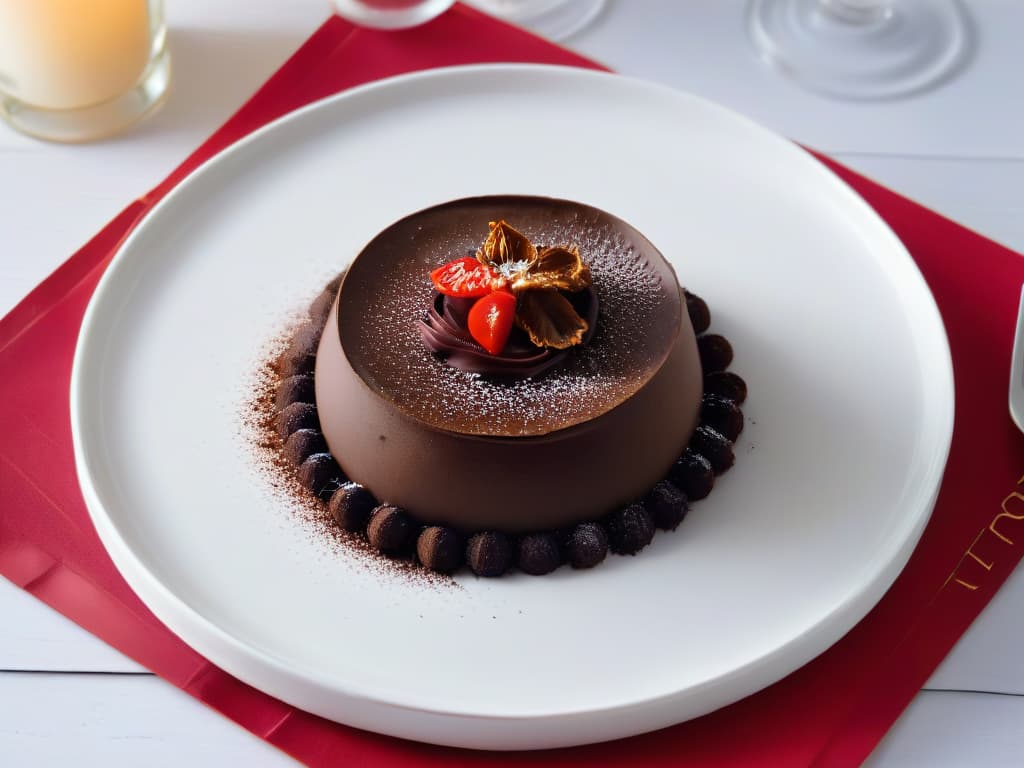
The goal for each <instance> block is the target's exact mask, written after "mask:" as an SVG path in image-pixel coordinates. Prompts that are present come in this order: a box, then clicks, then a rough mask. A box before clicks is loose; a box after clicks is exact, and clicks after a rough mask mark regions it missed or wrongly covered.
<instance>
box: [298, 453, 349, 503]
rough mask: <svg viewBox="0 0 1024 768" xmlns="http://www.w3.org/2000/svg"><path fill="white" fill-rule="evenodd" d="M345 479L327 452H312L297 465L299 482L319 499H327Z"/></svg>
mask: <svg viewBox="0 0 1024 768" xmlns="http://www.w3.org/2000/svg"><path fill="white" fill-rule="evenodd" d="M344 481H345V476H344V475H343V474H342V472H341V467H339V466H338V462H336V461H335V460H334V457H333V456H331V454H329V453H314V454H312V455H311V456H307V457H306V460H305V461H303V462H302V463H301V464H300V465H299V482H300V483H301V484H302V487H303V488H306V489H307V490H310V491H312V492H313V494H314V495H316V496H319V497H320V498H321V499H325V500H326V499H329V498H330V497H331V494H333V493H334V492H335V491H336V490H337V489H338V488H339V487H340V486H341V484H342V483H343V482H344Z"/></svg>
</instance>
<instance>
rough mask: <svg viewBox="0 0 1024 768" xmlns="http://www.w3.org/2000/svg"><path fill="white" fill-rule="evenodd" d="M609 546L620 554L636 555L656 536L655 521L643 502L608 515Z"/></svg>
mask: <svg viewBox="0 0 1024 768" xmlns="http://www.w3.org/2000/svg"><path fill="white" fill-rule="evenodd" d="M606 527H607V529H608V547H609V548H610V549H611V551H612V552H614V553H616V554H618V555H635V554H636V553H637V552H639V551H640V550H641V549H643V548H644V547H646V546H647V545H648V544H650V543H651V539H653V538H654V522H653V521H652V520H651V516H650V515H649V514H647V510H646V509H644V507H643V504H630V505H629V506H628V507H623V508H622V509H620V510H617V511H615V512H612V513H611V514H610V515H608V518H607V523H606Z"/></svg>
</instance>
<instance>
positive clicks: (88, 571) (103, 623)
mask: <svg viewBox="0 0 1024 768" xmlns="http://www.w3.org/2000/svg"><path fill="white" fill-rule="evenodd" d="M484 61H530V62H542V63H552V64H567V65H575V66H588V67H595V66H596V65H594V64H593V63H592V62H588V61H587V60H585V59H582V58H580V57H579V56H576V55H575V54H572V53H569V52H568V51H565V50H563V49H560V48H558V47H556V46H553V45H551V44H549V43H547V42H544V41H542V40H540V39H538V38H535V37H533V36H531V35H529V34H528V33H526V32H523V31H521V30H518V29H515V28H513V27H509V26H507V25H505V24H502V23H499V22H496V21H494V20H492V19H489V18H487V17H485V16H482V15H481V14H478V13H476V12H474V11H472V10H469V9H467V8H464V7H461V6H456V7H455V8H454V9H452V10H451V11H449V12H448V13H446V14H445V15H443V16H441V17H440V18H438V19H436V20H435V21H433V22H431V23H430V24H427V25H425V26H423V27H419V28H416V29H413V30H407V31H402V32H391V33H383V32H373V31H367V30H361V29H355V28H353V27H352V26H350V25H349V24H347V23H346V22H344V21H342V20H341V19H339V18H331V19H329V20H328V21H327V22H326V23H325V24H324V25H323V26H322V27H321V28H320V29H319V30H317V32H316V33H315V34H314V35H313V36H312V37H311V38H310V39H309V40H308V41H307V42H306V43H305V45H303V47H302V48H301V49H300V50H299V51H298V52H297V53H296V54H295V55H294V56H293V57H292V58H291V59H290V60H289V61H288V62H287V63H286V64H285V65H284V66H283V67H282V68H281V69H280V70H279V71H278V72H277V73H276V74H275V75H274V76H273V77H272V78H271V79H270V80H269V81H268V82H267V83H266V84H265V85H264V86H263V87H262V88H261V89H260V90H259V91H258V92H257V94H256V95H255V96H254V97H253V98H252V99H251V100H250V101H249V102H248V103H247V104H246V105H245V106H243V107H242V108H241V109H240V110H239V111H238V112H237V113H236V114H235V116H234V117H232V118H231V120H229V121H228V123H227V124H225V125H224V126H223V127H222V128H221V129H220V130H218V131H217V132H216V133H215V134H214V135H213V136H212V137H211V138H210V139H209V140H207V141H206V142H205V143H204V144H203V145H202V146H201V147H200V148H199V149H198V150H197V151H196V152H195V153H193V154H192V155H191V156H190V157H189V158H188V159H187V160H186V161H185V162H184V163H183V164H182V166H181V167H179V168H178V169H177V170H176V171H174V172H173V173H172V174H171V175H170V176H169V177H168V178H167V179H166V180H165V181H164V182H162V183H161V184H160V185H159V186H157V187H156V188H155V189H154V190H153V191H152V192H150V193H149V194H147V195H145V196H144V197H143V198H141V199H140V200H137V201H135V202H134V203H132V204H131V205H129V206H128V207H127V208H126V209H125V210H124V211H123V212H122V213H121V214H120V215H119V216H118V217H117V218H115V219H114V220H113V221H111V222H110V223H109V224H108V225H107V226H106V227H105V228H104V229H103V230H102V231H101V232H100V233H99V234H98V235H96V237H94V238H93V239H92V240H91V241H90V242H89V243H87V244H86V245H85V246H84V247H83V248H82V249H81V250H80V251H78V252H77V253H76V254H74V255H73V256H72V257H71V258H70V259H69V260H68V261H67V262H66V263H65V264H64V265H63V266H61V267H60V269H58V270H57V271H56V272H55V273H54V274H53V275H51V276H50V277H49V278H47V280H46V281H44V282H43V283H42V284H41V285H40V286H38V287H37V288H36V289H35V290H34V291H33V292H32V293H31V294H29V296H28V297H27V298H25V300H24V301H22V302H21V303H20V304H19V305H18V306H17V307H16V308H15V309H14V310H12V311H11V313H10V314H8V315H7V316H6V317H5V318H3V320H0V371H3V376H2V378H0V498H2V499H3V500H4V502H3V506H2V509H0V573H2V574H3V575H4V576H6V577H7V578H8V579H10V580H11V581H13V582H14V583H16V584H18V585H20V586H21V587H23V588H24V589H26V590H28V591H29V592H31V593H32V594H34V595H35V596H36V597H38V598H39V599H41V600H43V601H44V602H46V603H47V604H49V605H50V606H52V607H53V608H55V609H56V610H58V611H60V612H61V613H63V614H64V615H66V616H68V617H70V618H71V619H73V620H74V621H76V622H78V623H79V624H81V625H82V626H83V627H85V628H86V629H88V630H89V631H91V632H93V633H94V634H96V635H97V636H99V637H101V638H103V639H104V640H105V641H106V642H108V643H110V644H111V645H113V646H114V647H116V648H118V649H120V650H121V651H122V652H124V653H125V654H127V655H129V656H131V657H132V658H134V659H136V660H137V661H138V662H139V663H141V664H143V665H145V666H146V667H148V668H149V669H151V670H153V671H154V672H156V673H157V674H159V675H160V676H162V677H164V678H165V679H167V680H168V681H170V682H171V683H173V684H174V685H177V686H179V687H180V688H183V689H184V690H186V691H187V692H188V693H190V694H192V695H193V696H195V697H196V698H198V699H200V700H201V701H203V702H205V703H206V704H208V705H209V706H211V707H213V708H214V709H217V710H219V711H220V712H222V713H223V714H225V715H227V716H228V717H230V718H232V719H233V720H235V721H236V722H238V723H239V724H240V725H242V726H243V727H245V728H247V729H249V730H250V731H252V732H253V733H255V734H256V735H257V736H259V737H261V738H263V739H266V740H267V741H269V742H270V743H272V744H274V745H275V746H277V747H279V748H281V749H283V750H285V751H286V752H288V753H289V754H291V755H293V756H294V757H296V758H298V759H299V760H301V761H303V762H305V763H307V764H308V765H311V766H328V765H330V766H333V765H339V764H346V765H350V764H360V763H361V762H362V761H365V762H367V763H371V764H373V765H385V766H407V765H437V766H442V765H443V766H451V765H463V766H471V765H484V764H490V763H492V762H502V763H508V764H520V763H523V764H526V763H527V762H529V763H530V764H547V765H552V766H555V765H586V766H594V765H632V764H635V763H637V762H640V761H642V762H643V764H644V765H648V766H658V765H674V766H677V765H686V766H710V765H715V766H745V767H746V766H787V768H788V767H790V766H799V765H814V766H833V765H856V764H859V763H860V762H861V761H862V760H863V759H864V758H865V757H866V756H867V754H868V753H869V752H870V751H871V750H872V749H873V747H874V746H875V744H877V742H878V740H879V739H880V738H881V737H882V736H883V735H884V733H885V731H886V730H887V729H888V728H889V726H890V725H891V724H892V722H893V721H894V720H895V719H896V717H897V716H898V715H899V713H900V712H901V711H902V709H903V707H904V706H906V704H907V703H908V702H909V701H910V699H911V698H912V697H913V696H914V694H915V693H916V692H917V690H918V689H919V688H920V686H921V685H922V684H923V683H924V681H925V680H926V679H927V677H928V676H929V675H930V673H931V672H932V670H933V669H934V668H935V666H936V665H937V664H938V662H939V661H940V660H941V659H942V658H943V657H944V656H945V655H946V653H947V652H948V651H949V649H950V648H951V647H952V645H953V644H954V643H955V642H956V640H957V639H958V638H959V637H960V635H961V634H962V633H963V632H964V630H966V628H967V626H968V625H969V624H970V623H971V621H972V620H973V619H974V617H975V616H976V615H977V614H978V612H979V611H980V610H981V609H982V607H984V605H985V604H986V603H987V602H988V601H989V599H990V598H991V597H992V595H993V594H994V593H995V591H996V590H997V589H998V588H999V586H1000V585H1001V584H1002V583H1003V581H1004V580H1005V579H1006V577H1007V575H1009V573H1010V571H1011V570H1013V568H1014V566H1015V565H1016V564H1017V562H1018V560H1019V559H1020V557H1021V544H1022V543H1024V524H1022V521H1024V478H1021V475H1022V474H1024V439H1022V437H1021V435H1020V434H1019V433H1018V432H1017V431H1016V430H1015V428H1014V426H1013V424H1012V422H1011V421H1010V419H1009V416H1008V414H1007V407H1006V398H1005V391H1006V382H1007V380H1008V377H1009V361H1010V349H1011V346H1012V327H1013V319H1014V315H1015V312H1016V301H1017V296H1018V292H1019V287H1020V285H1021V283H1022V282H1024V259H1022V258H1021V257H1020V256H1019V255H1017V254H1015V253H1013V252H1011V251H1009V250H1007V249H1005V248H1003V247H1001V246H999V245H997V244H995V243H993V242H991V241H988V240H985V239H984V238H982V237H980V236H978V235H977V234H974V233H972V232H970V231H968V230H966V229H964V228H963V227H960V226H958V225H957V224H954V223H953V222H951V221H948V220H946V219H944V218H942V217H941V216H938V215H937V214H935V213H933V212H931V211H928V210H926V209H925V208H922V207H921V206H919V205H917V204H916V203H913V202H911V201H909V200H907V199H905V198H902V197H900V196H899V195H897V194H895V193H893V192H891V191H889V190H887V189H885V188H884V187H881V186H879V185H877V184H875V183H873V182H871V181H869V180H867V179H865V178H863V177H862V176H858V175H857V174H855V173H853V172H852V171H850V170H848V169H846V168H843V167H842V166H840V165H838V164H837V163H834V162H832V161H829V160H827V159H824V158H823V162H825V163H826V164H827V165H828V166H830V167H831V168H832V169H833V170H834V171H835V172H836V173H838V174H839V175H840V176H841V177H842V178H843V179H845V180H846V181H847V182H848V183H849V184H850V185H851V186H853V187H854V188H855V189H856V190H857V191H858V192H859V193H860V194H861V195H862V196H863V197H864V198H865V199H866V200H867V201H868V202H869V203H870V204H871V205H873V206H874V207H875V210H877V211H878V212H879V214H880V215H881V216H882V217H883V218H884V219H885V220H886V221H888V222H889V224H890V225H891V226H892V228H893V229H894V230H895V231H896V233H897V234H898V235H899V236H900V238H901V239H902V240H903V242H904V243H905V244H906V246H907V248H908V249H909V250H910V252H911V253H912V254H913V256H914V258H915V259H916V260H917V263H918V265H919V266H920V268H921V271H922V272H923V273H924V276H925V278H926V279H927V281H928V284H929V285H930V287H931V289H932V292H933V293H934V294H935V298H936V300H937V301H938V303H939V307H940V309H941V312H942V316H943V319H944V321H945V323H946V328H947V331H948V333H949V340H950V345H951V347H952V351H953V360H954V375H955V379H956V424H955V430H954V436H953V447H952V451H951V453H950V458H949V464H948V467H947V469H946V474H945V478H944V481H943V485H942V490H941V493H940V496H939V500H938V503H937V505H936V508H935V512H934V514H933V516H932V520H931V522H930V524H929V525H928V528H927V530H926V531H925V533H924V536H923V538H922V540H921V543H920V545H919V546H918V548H917V550H916V551H915V553H914V555H913V557H912V558H911V560H910V563H909V564H908V566H907V568H906V569H905V570H904V572H903V573H902V575H901V576H900V577H899V579H898V580H897V581H896V583H895V585H894V586H893V587H892V588H891V589H890V590H889V592H888V593H887V594H886V596H885V597H884V599H883V600H882V601H881V602H880V603H879V604H878V606H877V607H876V608H875V609H874V610H873V611H872V612H871V613H870V614H869V615H868V616H867V617H866V618H865V619H864V620H863V621H862V622H861V623H860V624H858V625H857V626H856V627H855V628H854V629H853V630H852V631H851V632H850V633H849V634H848V635H847V636H846V637H844V638H843V639H842V640H841V641H840V642H838V643H837V644H836V645H835V646H833V647H832V648H831V649H830V650H828V651H826V652H825V653H824V654H822V655H821V656H819V657H818V658H817V659H815V660H814V661H812V662H810V663H809V664H807V665H806V666H804V667H803V668H801V669H799V670H798V671H796V672H795V673H793V674H792V675H790V676H789V677H787V678H786V679H784V680H782V681H780V682H779V683H776V684H775V685H773V686H771V687H769V688H767V689H765V690H764V691H761V692H760V693H758V694H755V695H753V696H750V697H749V698H747V699H744V700H743V701H740V702H738V703H736V704H733V705H731V706H729V707H726V708H724V709H721V710H719V711H717V712H715V713H713V714H710V715H707V716H705V717H702V718H699V719H697V720H692V721H690V722H687V723H683V724H681V725H677V726H674V727H671V728H666V729H664V730H661V731H657V732H654V733H650V734H646V735H643V736H637V737H634V738H630V739H623V740H620V741H616V742H613V743H610V744H602V745H597V746H590V747H579V748H574V749H564V750H556V751H550V752H539V753H529V754H523V753H511V754H509V753H506V754H494V753H482V752H470V751H465V750H457V749H450V748H444V747H434V746H429V745H423V744H417V743H413V742H408V741H402V740H400V739H394V738H389V737H385V736H377V735H374V734H371V733H367V732H364V731H359V730H356V729H353V728H348V727H346V726H343V725H338V724H335V723H331V722H329V721H327V720H323V719H321V718H318V717H316V716H313V715H310V714H308V713H305V712H302V711H300V710H296V709H294V708H292V707H291V706H289V705H287V704H284V703H283V702H280V701H277V700H276V699H273V698H271V697H269V696H267V695H265V694H263V693H261V692H259V691H257V690H255V689H253V688H251V687H249V686H247V685H245V684H244V683H242V682H240V681H238V680H236V679H235V678H233V677H231V676H230V675H228V674H227V673H225V672H223V671H222V670H220V669H218V668H217V667H214V666H213V665H212V664H210V663H209V662H208V661H206V660H205V659H203V658H202V657H201V656H199V655H198V654H197V653H195V652H194V651H192V650H191V649H189V648H188V647H187V646H186V645H185V644H184V643H182V642H181V641H180V640H179V639H178V638H177V637H175V636H174V635H173V634H172V633H171V632H170V631H168V630H167V629H166V628H165V627H164V626H163V625H162V624H161V623H160V622H159V621H157V619H156V618H155V617H154V616H153V615H152V614H151V613H150V612H149V611H148V610H147V609H146V607H145V606H144V605H143V604H142V603H141V602H140V601H139V599H138V598H137V597H136V596H135V595H134V594H133V593H132V591H131V589H130V588H129V587H128V585H127V584H125V582H124V581H123V580H122V579H121V577H120V576H119V575H118V573H117V571H116V570H115V569H114V567H113V564H112V563H111V562H110V559H109V558H108V557H107V554H106V552H105V551H104V549H103V547H102V546H101V544H100V542H99V540H98V539H97V538H96V535H95V533H94V531H93V528H92V525H91V523H90V521H89V518H88V516H87V514H86V511H85V507H84V504H83V502H82V499H81V496H80V493H79V490H78V484H77V481H76V479H75V473H74V460H73V456H72V450H71V435H70V424H69V416H68V385H69V380H70V372H71V359H72V353H73V350H74V346H75V341H76V337H77V333H78V328H79V325H80V323H81V319H82V314H83V312H84V310H85V305H86V303H87V302H88V300H89V297H90V295H91V294H92V291H93V288H94V287H95V284H96V281H97V280H98V279H99V277H100V274H101V273H102V272H103V269H104V267H105V266H106V264H107V263H108V260H109V259H110V257H111V256H112V254H113V252H114V251H115V250H116V249H117V246H118V245H119V243H120V242H121V241H122V240H123V239H124V237H125V236H126V234H127V233H128V232H129V231H131V229H132V227H133V226H134V225H135V224H136V222H138V220H139V218H140V217H141V216H142V215H143V214H144V213H145V212H146V211H147V210H148V209H149V208H150V207H151V206H152V205H153V204H154V203H155V202H156V201H157V200H159V199H160V198H161V197H162V196H163V195H164V194H166V193H167V191H168V190H170V189H171V188H172V187H173V186H174V185H175V184H176V183H177V182H178V181H180V180H181V179H182V178H183V177H184V176H185V174H187V173H188V172H189V171H191V170H192V169H194V168H195V167H196V166H197V165H199V164H200V163H201V162H202V161H203V160H205V159H206V158H208V157H210V156H211V155H213V154H214V153H215V152H217V151H218V150H220V149H222V148H224V147H225V146H227V145H228V144H230V143H231V142H233V141H234V140H236V139H238V138H239V137H241V136H244V135H245V134H247V133H249V132H250V131H252V130H253V129H255V128H257V127H259V126H260V125H262V124H264V123H265V122H267V121H269V120H271V119H273V118H275V117H278V116H280V115H282V114H284V113H285V112H288V111H290V110H292V109H294V108H295V107H298V106H300V105H302V104H305V103H308V102H309V101H312V100H314V99H317V98H321V97H323V96H326V95H329V94H332V93H335V92H337V91H339V90H342V89H345V88H348V87H350V86H353V85H356V84H359V83H362V82H366V81H370V80H374V79H377V78H381V77H385V76H389V75H394V74H399V73H402V72H407V71H411V70H417V69H426V68H430V67H435V66H442V65H451V64H462V63H473V62H484Z"/></svg>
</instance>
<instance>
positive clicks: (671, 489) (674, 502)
mask: <svg viewBox="0 0 1024 768" xmlns="http://www.w3.org/2000/svg"><path fill="white" fill-rule="evenodd" d="M644 508H645V509H646V510H647V513H648V514H649V515H650V516H651V520H652V521H653V522H654V524H655V525H656V526H657V527H658V528H661V530H663V531H674V530H675V529H676V528H677V527H678V526H679V524H680V523H681V522H683V518H685V517H686V513H687V512H688V511H689V509H690V507H689V504H687V501H686V494H685V493H683V492H682V491H681V490H679V488H677V487H676V485H675V483H672V482H670V481H668V480H662V481H661V482H658V483H655V485H654V487H653V488H651V490H650V492H649V493H648V494H647V496H646V497H645V498H644Z"/></svg>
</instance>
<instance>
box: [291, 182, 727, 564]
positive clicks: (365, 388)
mask: <svg viewBox="0 0 1024 768" xmlns="http://www.w3.org/2000/svg"><path fill="white" fill-rule="evenodd" d="M310 315H311V320H310V322H309V323H307V324H306V325H305V326H304V327H303V328H301V329H299V331H298V332H297V333H296V334H295V337H294V338H293V339H292V343H291V345H290V347H289V350H288V352H286V353H285V355H284V356H283V357H282V361H281V366H280V368H281V381H280V384H279V386H278V391H277V394H278V399H277V406H278V408H279V409H280V410H279V413H278V415H277V420H276V426H277V430H278V433H279V435H280V436H281V438H282V441H283V446H282V447H283V451H284V453H285V455H286V456H287V457H288V459H289V460H290V461H291V462H292V463H293V464H295V465H296V466H297V472H298V478H299V480H300V482H301V483H302V484H303V485H304V486H306V487H307V488H308V489H309V490H310V491H312V492H313V493H314V494H316V495H317V496H319V497H320V498H321V499H322V500H324V501H325V502H326V504H327V509H328V510H329V511H330V514H331V515H332V516H333V518H334V520H335V521H336V522H337V524H338V525H339V526H341V527H342V528H344V529H345V530H348V531H351V532H353V533H356V534H358V535H361V536H365V537H366V539H367V540H368V541H369V543H370V544H371V545H372V546H373V547H374V548H376V549H377V550H379V551H380V552H382V553H383V554H386V555H390V556H397V557H411V558H412V559H414V560H416V561H418V562H419V563H421V564H422V565H423V566H425V567H427V568H430V569H432V570H435V571H439V572H444V573H447V572H452V571H454V570H456V569H458V568H459V567H461V566H462V565H463V564H467V565H468V566H469V567H470V568H471V570H473V571H474V572H475V573H477V574H478V575H481V576H497V575H501V574H502V573H504V572H505V571H507V570H508V569H509V568H511V567H518V569H519V570H521V571H523V572H526V573H531V574H541V573H547V572H549V571H551V570H554V569H555V568H556V567H558V566H559V565H561V564H563V563H568V564H569V565H571V566H572V567H574V568H586V567H591V566H593V565H596V564H597V563H599V562H601V561H602V560H603V559H604V557H605V553H606V552H607V551H608V550H609V549H610V550H611V551H612V552H616V553H620V554H634V553H636V552H638V551H639V550H640V549H642V548H643V547H644V546H646V545H647V544H648V543H649V542H650V540H651V538H652V537H653V535H654V531H655V529H656V528H662V529H666V530H671V529H674V528H675V527H676V526H678V524H679V523H680V522H681V520H682V519H683V517H684V516H685V514H686V512H687V509H688V503H689V501H691V500H695V499H699V498H703V497H704V496H706V495H707V494H708V493H709V492H710V490H711V487H712V485H713V483H714V477H715V475H716V474H719V473H721V472H724V471H725V470H726V469H728V468H729V467H730V466H731V465H732V463H733V451H732V441H733V440H735V439H736V437H737V436H738V435H739V433H740V431H741V430H742V428H743V415H742V413H741V411H740V410H739V404H740V403H742V401H743V399H744V398H745V396H746V386H745V384H744V383H743V380H742V379H740V377H738V376H736V375H735V374H732V373H729V372H727V371H726V370H725V369H726V368H727V367H728V365H729V364H730V363H731V360H732V348H731V346H730V345H729V343H728V341H726V340H725V339H724V338H723V337H721V336H717V335H714V334H707V333H704V332H705V331H706V330H707V329H708V326H709V324H710V313H709V311H708V308H707V305H706V304H705V303H704V302H703V301H702V300H701V299H700V298H698V297H697V296H695V295H693V294H690V293H688V292H685V291H683V290H682V289H681V288H680V286H679V283H678V281H677V279H676V275H675V273H674V271H673V269H672V267H671V266H670V265H669V263H668V262H667V261H666V260H665V259H664V257H663V256H662V255H661V254H660V253H659V252H658V250H657V249H656V248H655V247H654V245H653V244H652V243H650V242H649V241H648V240H647V239H646V238H645V237H644V236H643V235H642V234H641V233H640V232H638V231H637V230H636V229H634V228H633V227H632V226H630V225H629V224H628V223H626V222H624V221H622V220H621V219H618V218H616V217H615V216H612V215H611V214H609V213H606V212H604V211H601V210H598V209H596V208H592V207H590V206H586V205H582V204H580V203H575V202H570V201H565V200H554V199H549V198H539V197H525V196H493V197H480V198H470V199H464V200H458V201H454V202H450V203H445V204H443V205H438V206H435V207H432V208H429V209H426V210H423V211H420V212H418V213H415V214H412V215H411V216H408V217H406V218H404V219H402V220H400V221H398V222H396V223H394V224H392V225H391V226H389V227H388V228H387V229H385V230H384V231H383V232H381V233H380V234H379V235H378V236H377V237H375V238H374V239H373V240H372V241H371V242H370V243H369V244H368V245H367V246H366V247H365V248H364V249H363V250H362V252H361V253H359V254H358V256H357V257H356V258H355V259H354V260H353V261H352V263H351V265H350V266H349V267H348V269H347V271H346V273H345V274H344V276H343V277H342V278H340V281H334V282H332V284H331V285H329V286H328V288H327V289H326V290H325V291H324V292H323V294H321V296H320V297H318V299H317V300H316V302H314V304H313V306H312V307H311V309H310Z"/></svg>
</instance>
